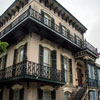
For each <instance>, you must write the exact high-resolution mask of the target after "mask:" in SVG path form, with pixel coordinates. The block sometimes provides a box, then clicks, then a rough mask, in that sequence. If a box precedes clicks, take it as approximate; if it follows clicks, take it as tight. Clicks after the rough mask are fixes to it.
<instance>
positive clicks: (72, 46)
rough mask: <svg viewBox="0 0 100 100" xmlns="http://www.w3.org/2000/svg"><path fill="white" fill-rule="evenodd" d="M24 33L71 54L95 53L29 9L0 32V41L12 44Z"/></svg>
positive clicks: (89, 45)
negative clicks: (45, 40) (80, 52)
mask: <svg viewBox="0 0 100 100" xmlns="http://www.w3.org/2000/svg"><path fill="white" fill-rule="evenodd" d="M26 32H27V33H30V32H34V33H36V34H39V35H40V36H41V38H47V39H49V40H51V41H53V42H56V43H57V44H59V45H61V46H63V47H65V48H67V49H69V50H71V51H73V52H78V51H80V50H82V49H86V48H88V49H89V50H91V51H92V52H93V53H96V52H97V51H96V48H94V47H93V46H92V45H91V44H89V43H88V42H84V43H83V41H82V39H80V38H79V37H77V36H73V35H72V34H71V33H70V32H69V31H67V30H65V29H63V28H61V27H60V26H59V25H57V24H56V23H55V22H54V21H52V20H49V19H48V18H47V17H45V16H43V15H42V14H40V13H39V12H37V11H35V10H34V9H32V8H31V7H29V8H28V9H27V10H26V11H25V12H23V13H22V14H21V15H20V16H19V17H18V18H16V19H15V20H14V21H13V22H11V23H10V24H9V25H8V26H7V27H6V28H5V29H3V30H2V31H1V32H0V39H1V40H2V41H7V42H9V43H12V42H14V41H17V40H18V39H19V37H20V38H21V37H23V36H24V35H25V34H27V33H26Z"/></svg>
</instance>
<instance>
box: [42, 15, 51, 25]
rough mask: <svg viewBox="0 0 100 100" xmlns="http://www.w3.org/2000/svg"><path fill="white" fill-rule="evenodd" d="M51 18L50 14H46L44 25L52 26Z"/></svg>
mask: <svg viewBox="0 0 100 100" xmlns="http://www.w3.org/2000/svg"><path fill="white" fill-rule="evenodd" d="M50 22H51V18H50V16H49V15H48V14H46V13H45V14H44V24H46V25H48V26H50Z"/></svg>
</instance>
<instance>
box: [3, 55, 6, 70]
mask: <svg viewBox="0 0 100 100" xmlns="http://www.w3.org/2000/svg"><path fill="white" fill-rule="evenodd" d="M6 63H7V55H5V57H4V66H3V69H5V68H6Z"/></svg>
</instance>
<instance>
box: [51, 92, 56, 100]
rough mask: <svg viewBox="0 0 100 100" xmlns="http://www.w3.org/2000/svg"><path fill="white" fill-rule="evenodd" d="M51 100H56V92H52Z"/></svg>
mask: <svg viewBox="0 0 100 100" xmlns="http://www.w3.org/2000/svg"><path fill="white" fill-rule="evenodd" d="M51 98H52V100H56V90H54V91H51Z"/></svg>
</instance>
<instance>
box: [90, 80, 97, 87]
mask: <svg viewBox="0 0 100 100" xmlns="http://www.w3.org/2000/svg"><path fill="white" fill-rule="evenodd" d="M88 86H90V87H98V84H97V81H96V80H95V79H89V80H88Z"/></svg>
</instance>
